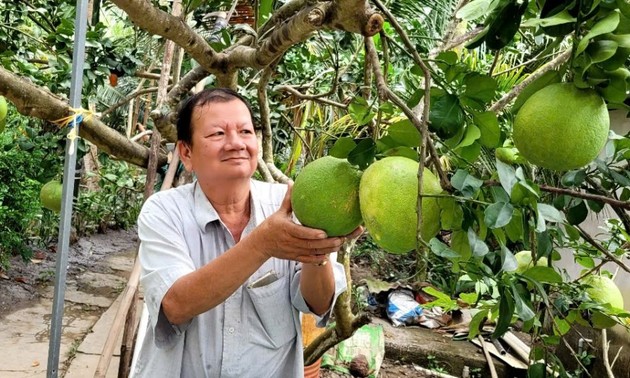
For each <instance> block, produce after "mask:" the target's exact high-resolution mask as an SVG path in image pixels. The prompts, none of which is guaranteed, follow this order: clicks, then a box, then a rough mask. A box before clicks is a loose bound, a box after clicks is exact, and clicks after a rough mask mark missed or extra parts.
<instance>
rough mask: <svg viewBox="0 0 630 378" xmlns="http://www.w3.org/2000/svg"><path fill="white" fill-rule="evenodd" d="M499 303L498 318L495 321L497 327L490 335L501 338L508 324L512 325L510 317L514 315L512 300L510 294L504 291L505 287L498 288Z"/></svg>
mask: <svg viewBox="0 0 630 378" xmlns="http://www.w3.org/2000/svg"><path fill="white" fill-rule="evenodd" d="M499 293H500V296H501V297H500V302H499V318H498V319H497V325H496V327H495V329H494V332H493V333H492V336H493V337H495V338H496V337H501V336H503V335H504V334H505V332H507V330H508V328H509V327H510V324H512V316H513V315H514V298H512V294H511V293H510V292H509V291H508V290H506V288H505V287H501V288H499Z"/></svg>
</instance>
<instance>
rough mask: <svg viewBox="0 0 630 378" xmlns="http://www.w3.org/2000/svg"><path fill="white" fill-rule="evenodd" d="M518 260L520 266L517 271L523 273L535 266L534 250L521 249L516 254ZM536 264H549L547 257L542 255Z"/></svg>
mask: <svg viewBox="0 0 630 378" xmlns="http://www.w3.org/2000/svg"><path fill="white" fill-rule="evenodd" d="M514 257H515V258H516V262H517V263H518V267H517V268H516V272H517V273H523V272H524V271H526V270H527V269H529V268H533V267H534V264H533V263H532V252H531V251H520V252H519V253H517V254H515V255H514ZM536 266H547V258H546V257H541V258H539V259H538V261H536Z"/></svg>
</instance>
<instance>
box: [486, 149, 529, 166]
mask: <svg viewBox="0 0 630 378" xmlns="http://www.w3.org/2000/svg"><path fill="white" fill-rule="evenodd" d="M494 156H496V158H497V159H499V160H500V161H502V162H504V163H506V164H520V163H524V162H525V161H524V159H523V158H522V157H521V155H520V154H519V153H518V150H517V149H516V148H514V147H499V148H497V149H496V150H495V151H494Z"/></svg>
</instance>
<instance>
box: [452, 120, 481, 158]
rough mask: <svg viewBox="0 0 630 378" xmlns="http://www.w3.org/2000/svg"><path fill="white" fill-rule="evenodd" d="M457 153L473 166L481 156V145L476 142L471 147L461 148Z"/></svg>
mask: <svg viewBox="0 0 630 378" xmlns="http://www.w3.org/2000/svg"><path fill="white" fill-rule="evenodd" d="M473 127H474V126H473ZM457 153H458V154H459V156H460V157H461V158H462V159H464V160H465V161H467V162H468V163H471V164H472V163H473V162H475V161H476V160H477V158H478V157H479V155H480V154H481V144H479V143H477V142H475V143H473V144H471V145H470V146H466V147H461V148H459V149H458V150H457Z"/></svg>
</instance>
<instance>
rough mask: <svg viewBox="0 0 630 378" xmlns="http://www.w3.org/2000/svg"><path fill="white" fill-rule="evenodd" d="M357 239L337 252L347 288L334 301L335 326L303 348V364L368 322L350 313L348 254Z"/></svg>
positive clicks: (319, 355) (365, 316)
mask: <svg viewBox="0 0 630 378" xmlns="http://www.w3.org/2000/svg"><path fill="white" fill-rule="evenodd" d="M356 240H357V239H353V240H348V241H346V242H345V243H344V244H343V245H342V246H341V249H340V250H339V252H338V254H337V262H339V263H341V264H343V266H344V270H345V272H346V282H347V284H348V289H347V290H346V291H344V292H343V293H341V295H339V297H338V298H337V302H336V303H335V308H334V309H333V312H334V314H335V327H334V328H329V329H327V330H326V331H324V332H323V333H322V334H321V335H319V336H318V337H317V338H316V339H315V340H313V341H312V342H311V343H310V344H309V345H308V346H307V347H306V348H305V349H304V365H306V366H308V365H311V364H313V363H314V362H315V361H317V360H318V359H319V358H320V357H321V356H323V355H324V353H326V351H327V350H328V349H330V348H332V347H333V346H335V345H337V344H338V343H340V342H342V341H343V340H346V339H348V338H350V337H351V336H352V335H353V334H354V332H355V331H356V330H357V329H359V328H360V327H362V326H363V325H365V324H368V323H369V322H370V316H369V315H368V314H365V313H361V314H359V315H358V316H355V315H354V314H353V313H352V290H351V288H352V278H351V276H350V255H351V253H352V248H354V244H355V243H356Z"/></svg>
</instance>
